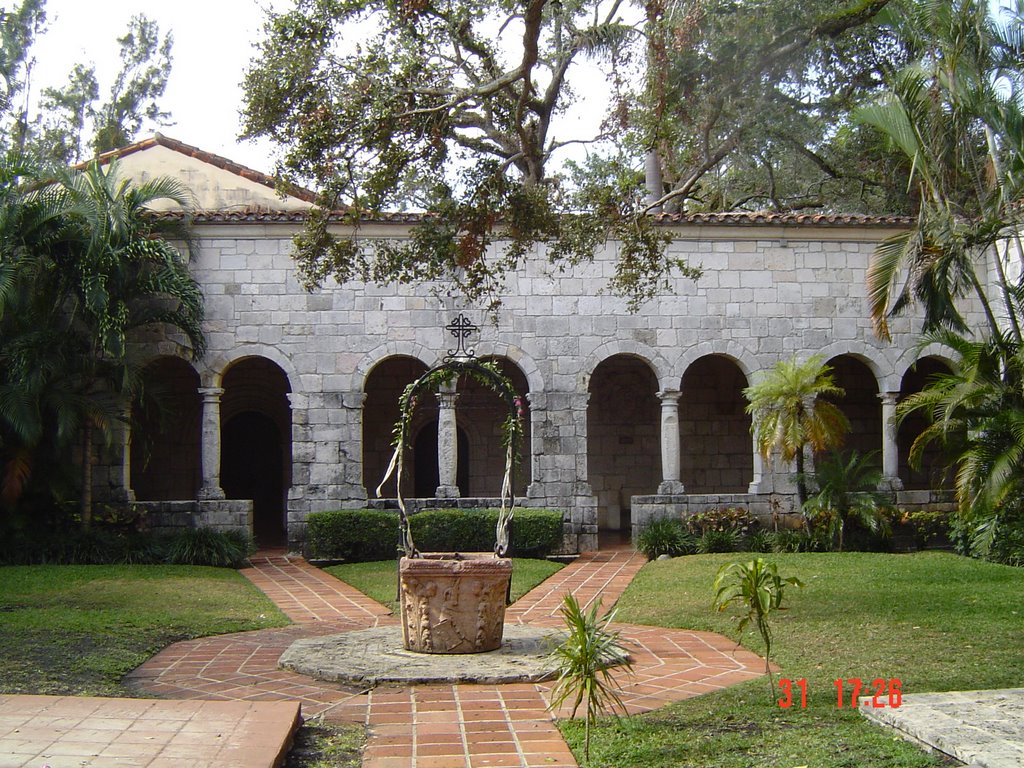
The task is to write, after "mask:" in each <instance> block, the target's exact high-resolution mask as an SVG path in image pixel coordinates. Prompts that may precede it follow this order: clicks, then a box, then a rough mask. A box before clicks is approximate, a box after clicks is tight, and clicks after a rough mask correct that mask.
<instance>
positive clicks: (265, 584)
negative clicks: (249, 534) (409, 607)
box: [241, 552, 391, 631]
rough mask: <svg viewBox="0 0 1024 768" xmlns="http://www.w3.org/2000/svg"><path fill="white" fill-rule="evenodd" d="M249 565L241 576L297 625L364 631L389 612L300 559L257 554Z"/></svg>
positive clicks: (278, 554)
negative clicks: (321, 623)
mask: <svg viewBox="0 0 1024 768" xmlns="http://www.w3.org/2000/svg"><path fill="white" fill-rule="evenodd" d="M250 562H251V563H252V567H251V568H245V569H244V570H242V571H241V573H242V575H243V576H245V577H246V578H247V579H249V581H251V582H252V583H253V584H255V585H256V586H257V587H259V589H260V590H261V591H262V592H263V593H264V594H265V595H266V596H267V597H269V598H270V599H271V600H273V601H274V603H276V604H277V607H278V608H280V609H281V610H282V611H284V613H285V614H286V615H287V616H288V618H289V619H291V620H292V621H294V622H295V623H297V624H309V623H312V622H317V621H335V622H346V623H349V624H351V625H352V626H351V627H349V629H357V628H358V629H364V628H366V627H375V626H377V623H378V621H379V620H380V619H381V617H384V616H388V615H390V613H391V610H390V609H389V608H386V607H385V606H383V605H381V604H380V603H378V602H377V601H376V600H371V599H370V598H368V597H367V596H366V595H364V594H363V593H362V592H360V591H359V590H358V589H355V588H354V587H350V586H349V585H348V584H346V583H345V582H343V581H338V579H336V578H334V577H333V576H331V575H330V574H328V573H324V572H323V571H322V570H320V569H319V568H314V567H313V566H312V565H310V564H309V563H307V562H306V561H305V560H303V559H302V558H301V557H293V556H290V555H287V554H284V553H283V552H281V553H277V552H260V553H257V554H256V555H254V556H253V557H252V558H251V560H250ZM339 631H340V630H339Z"/></svg>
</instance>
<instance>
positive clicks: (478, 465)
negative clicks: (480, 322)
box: [455, 349, 533, 496]
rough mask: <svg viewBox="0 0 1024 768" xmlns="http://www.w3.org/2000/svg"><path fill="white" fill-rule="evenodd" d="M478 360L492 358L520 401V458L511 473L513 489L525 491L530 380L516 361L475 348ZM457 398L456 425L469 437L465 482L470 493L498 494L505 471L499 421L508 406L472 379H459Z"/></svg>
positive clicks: (522, 493)
mask: <svg viewBox="0 0 1024 768" xmlns="http://www.w3.org/2000/svg"><path fill="white" fill-rule="evenodd" d="M478 353H479V354H478V357H477V359H479V360H493V361H494V362H495V363H496V364H497V365H498V367H499V369H500V370H501V372H502V373H503V374H504V375H505V377H506V378H508V379H509V380H510V381H511V382H512V386H513V387H514V388H515V391H516V394H517V395H518V396H519V397H520V399H521V403H522V413H523V417H522V425H523V438H522V442H521V443H520V446H519V456H520V462H519V466H518V471H517V472H516V473H515V476H514V488H513V493H514V494H515V495H517V496H525V495H526V487H527V486H528V485H529V484H530V482H531V481H532V474H533V468H532V465H531V461H530V459H531V458H532V456H531V451H530V442H531V437H532V434H533V432H532V426H533V425H532V424H531V418H530V416H531V406H530V400H529V395H531V394H533V390H532V389H530V381H529V378H528V377H527V374H526V373H525V371H523V369H522V368H521V367H520V366H519V365H518V364H517V363H516V361H514V360H512V359H510V358H508V357H502V356H500V355H496V354H491V353H489V352H487V351H486V350H479V349H478ZM458 391H459V393H460V394H459V400H458V403H457V404H456V407H455V414H456V418H457V420H458V423H459V425H460V426H462V427H464V428H465V430H466V434H467V436H468V437H469V439H470V449H469V456H470V457H471V458H470V464H471V469H470V472H469V478H468V484H469V494H470V495H471V496H499V495H500V494H501V484H502V480H503V479H504V475H505V458H506V456H505V448H504V446H503V445H502V437H503V434H502V429H501V425H502V423H503V422H504V421H505V419H506V418H507V416H508V406H507V405H506V403H505V402H504V401H503V399H502V398H501V396H500V395H498V393H497V392H495V391H494V390H493V389H490V388H488V387H485V386H483V385H481V384H480V383H478V382H476V381H473V380H472V379H464V380H463V381H462V382H460V383H459V390H458Z"/></svg>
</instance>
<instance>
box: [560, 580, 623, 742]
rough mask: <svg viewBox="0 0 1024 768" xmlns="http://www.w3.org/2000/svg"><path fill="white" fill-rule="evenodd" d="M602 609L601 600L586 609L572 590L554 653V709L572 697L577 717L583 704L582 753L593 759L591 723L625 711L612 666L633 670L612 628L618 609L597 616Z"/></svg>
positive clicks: (566, 603)
mask: <svg viewBox="0 0 1024 768" xmlns="http://www.w3.org/2000/svg"><path fill="white" fill-rule="evenodd" d="M600 610H601V601H600V600H598V601H596V602H594V603H593V604H592V605H591V607H590V610H589V611H587V612H584V611H583V609H581V608H580V604H579V602H577V600H576V598H575V597H574V596H573V595H572V594H571V593H570V594H566V595H565V597H564V598H563V600H562V607H561V609H560V613H561V615H562V620H563V621H564V622H565V626H566V629H567V630H568V631H569V634H568V637H566V639H565V640H564V641H563V642H562V643H561V644H560V645H558V646H557V647H556V648H555V649H554V651H552V653H551V655H552V657H553V658H554V660H555V661H556V663H557V667H556V674H557V678H556V679H555V684H554V687H553V688H552V690H551V708H552V709H557V708H559V707H561V706H562V705H563V704H565V703H566V702H567V701H570V700H571V702H572V704H571V709H572V715H571V717H573V718H575V717H576V712H577V711H578V710H579V708H580V705H583V708H584V719H585V722H586V736H585V740H584V747H583V753H584V756H585V759H587V760H589V759H590V726H591V724H592V723H593V722H594V720H595V719H596V718H597V716H598V715H600V714H602V713H614V712H615V710H616V708H618V709H621V710H622V711H623V712H625V710H626V706H625V704H623V703H622V699H621V698H620V697H619V694H618V687H619V686H618V683H617V682H616V680H615V677H614V675H613V674H612V668H613V667H621V668H622V669H623V670H624V671H627V672H628V671H631V670H632V664H631V663H630V661H629V656H628V653H627V651H626V649H625V648H624V647H623V645H622V643H621V642H620V640H619V635H618V633H617V632H615V631H614V630H612V629H610V625H611V623H612V621H613V620H614V618H615V611H614V610H613V611H612V612H611V613H608V614H605V615H604V616H602V617H598V613H599V612H600Z"/></svg>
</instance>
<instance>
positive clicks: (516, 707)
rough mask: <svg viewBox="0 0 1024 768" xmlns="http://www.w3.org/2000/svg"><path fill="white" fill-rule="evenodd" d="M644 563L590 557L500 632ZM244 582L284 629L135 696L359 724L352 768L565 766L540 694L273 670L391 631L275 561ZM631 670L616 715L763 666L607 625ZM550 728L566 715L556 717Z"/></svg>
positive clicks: (138, 676) (227, 644) (530, 600)
mask: <svg viewBox="0 0 1024 768" xmlns="http://www.w3.org/2000/svg"><path fill="white" fill-rule="evenodd" d="M643 564H644V559H643V557H642V556H641V555H638V554H637V553H635V552H633V551H632V550H630V549H617V550H613V551H610V552H608V551H602V552H591V553H586V554H584V555H582V556H581V557H580V558H578V559H577V560H576V561H574V562H573V563H571V564H570V565H568V566H566V567H565V568H563V569H562V570H561V571H559V572H558V573H557V574H555V575H554V576H553V577H552V578H550V579H548V580H547V581H546V582H544V583H543V584H541V585H540V586H538V587H537V588H536V589H534V590H533V591H532V592H530V593H529V594H528V595H526V596H524V597H523V598H521V599H520V600H519V601H518V602H517V603H516V604H515V605H512V606H510V607H509V609H508V612H507V614H506V615H507V620H508V621H509V622H519V623H535V624H542V625H548V626H550V625H552V624H557V623H560V619H559V617H558V609H559V607H560V606H561V601H562V597H563V595H565V594H566V592H572V593H573V594H575V595H576V597H577V599H578V600H579V601H580V603H581V604H582V605H584V606H586V605H589V604H590V603H591V602H592V601H593V600H595V599H597V598H600V599H601V600H602V604H603V605H604V607H605V608H608V609H610V608H611V607H612V605H613V604H614V603H615V601H616V600H617V599H618V598H619V596H620V595H621V594H622V592H623V590H625V588H626V586H628V584H629V582H630V580H631V579H632V578H633V576H634V575H635V574H636V572H637V571H638V570H639V569H640V568H641V566H642V565H643ZM244 573H245V575H246V576H247V577H248V578H249V579H251V580H252V581H253V583H255V584H256V585H257V586H259V587H260V588H261V589H262V590H263V591H264V592H266V593H267V594H268V595H269V596H270V597H271V598H272V599H274V601H275V602H277V603H278V605H280V606H281V607H282V609H283V610H285V612H286V613H288V615H289V616H291V617H292V618H293V619H294V620H295V621H297V622H300V623H298V624H296V625H293V626H290V627H285V628H283V629H265V630H258V631H255V632H244V633H239V634H235V635H225V636H220V637H211V638H204V639H201V640H193V641H187V642H183V643H176V644H175V645H172V646H170V647H169V648H167V649H165V650H164V651H162V652H161V653H159V654H157V655H156V656H154V657H153V658H152V659H150V660H149V661H148V662H146V663H145V664H143V665H142V666H141V667H139V669H137V670H136V671H135V672H133V673H132V675H131V676H130V681H131V682H132V683H133V684H134V685H136V686H138V688H139V689H140V690H142V691H144V692H146V693H149V694H154V695H159V696H165V697H174V698H192V699H224V700H238V699H241V700H246V701H259V700H279V699H288V700H291V701H298V702H301V704H302V711H303V712H304V713H305V714H307V715H310V714H323V715H324V716H325V717H327V718H328V719H331V720H338V721H349V722H358V723H363V724H365V725H366V726H368V728H369V740H368V743H367V746H366V751H365V754H364V758H363V766H364V768H400V767H401V768H478V766H494V767H495V768H502V767H503V766H517V767H518V768H540V767H541V766H549V767H550V766H553V767H554V768H569V767H574V766H576V762H575V760H574V759H573V757H572V753H571V752H570V751H569V749H568V747H567V746H566V744H565V742H564V741H563V740H562V738H561V735H560V733H559V731H558V729H557V728H556V727H555V725H554V722H553V720H552V715H551V714H550V712H549V711H548V700H549V697H550V689H551V685H550V684H549V683H548V684H545V683H541V684H537V685H533V684H517V685H503V686H496V685H430V686H415V687H411V688H376V689H373V690H371V691H360V690H355V689H352V688H346V687H344V686H341V685H338V684H334V683H326V682H320V681H317V680H313V679H312V678H308V677H305V676H303V675H298V674H295V673H293V672H289V671H286V670H281V669H278V668H277V659H278V658H279V657H280V655H281V654H282V653H283V652H284V650H285V649H286V648H287V647H288V646H289V645H290V644H291V643H292V642H293V641H295V640H297V639H299V638H302V637H312V636H317V635H324V634H331V633H335V632H343V631H351V630H354V629H361V628H366V627H371V626H380V625H383V624H388V623H392V624H393V623H396V620H395V619H394V617H391V616H389V615H387V609H386V608H385V607H384V606H381V605H379V604H378V603H375V602H374V601H372V600H370V599H369V598H367V597H365V596H363V595H362V594H361V593H358V592H356V591H355V590H353V589H352V588H351V587H348V586H347V585H345V584H341V583H340V582H337V581H336V580H335V579H333V578H332V577H330V576H329V575H327V574H325V573H323V572H321V571H319V570H318V569H316V568H313V567H311V566H309V565H308V564H306V563H305V562H304V561H303V560H301V558H294V557H287V556H284V555H282V554H270V555H267V554H265V555H261V556H258V557H256V558H254V559H253V568H251V569H249V570H247V571H245V572H244ZM615 628H616V629H618V630H619V632H620V633H621V636H622V638H623V640H624V642H625V644H626V645H627V647H628V648H629V651H630V655H631V658H632V659H633V673H632V674H631V675H629V676H626V675H620V676H619V678H618V679H619V681H620V682H621V683H622V686H623V695H622V698H623V701H624V702H625V704H626V706H627V709H628V711H629V712H630V713H637V712H646V711H649V710H651V709H655V708H657V707H660V706H663V705H664V704H666V703H669V702H672V701H679V700H681V699H685V698H690V697H693V696H697V695H699V694H701V693H707V692H709V691H714V690H719V689H721V688H725V687H726V686H729V685H733V684H735V683H738V682H741V681H743V680H749V679H751V678H754V677H757V676H759V675H761V674H763V672H764V661H763V660H762V659H761V658H760V657H758V656H756V655H755V654H753V653H750V652H749V651H747V650H745V649H743V648H740V647H738V646H737V645H736V644H735V643H733V642H732V641H730V640H728V639H726V638H724V637H722V636H720V635H714V634H711V633H708V632H687V631H683V630H672V629H663V628H660V627H641V626H635V625H629V624H621V625H616V627H615ZM558 715H559V716H567V715H568V713H566V712H559V713H558Z"/></svg>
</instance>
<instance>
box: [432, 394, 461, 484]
mask: <svg viewBox="0 0 1024 768" xmlns="http://www.w3.org/2000/svg"><path fill="white" fill-rule="evenodd" d="M458 399H459V396H458V394H456V392H455V391H454V385H452V387H451V388H450V389H449V388H447V387H444V388H442V389H441V391H440V392H438V393H437V471H438V482H439V483H440V484H439V485H438V486H437V491H436V492H435V494H436V496H437V498H439V499H457V498H459V483H458V472H459V435H458V429H457V427H456V421H455V401H456V400H458Z"/></svg>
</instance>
